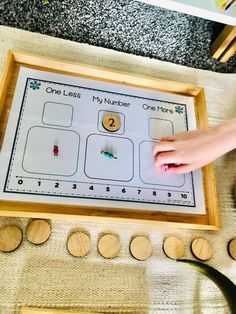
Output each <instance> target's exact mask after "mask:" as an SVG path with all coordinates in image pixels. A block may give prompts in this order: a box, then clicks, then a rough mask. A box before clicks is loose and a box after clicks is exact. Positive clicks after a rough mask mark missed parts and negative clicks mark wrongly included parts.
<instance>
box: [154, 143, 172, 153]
mask: <svg viewBox="0 0 236 314" xmlns="http://www.w3.org/2000/svg"><path fill="white" fill-rule="evenodd" d="M174 149H175V148H174V146H173V144H171V143H169V142H163V141H161V142H159V143H156V144H155V146H154V149H153V156H156V155H157V154H158V153H160V152H167V151H173V150H174Z"/></svg>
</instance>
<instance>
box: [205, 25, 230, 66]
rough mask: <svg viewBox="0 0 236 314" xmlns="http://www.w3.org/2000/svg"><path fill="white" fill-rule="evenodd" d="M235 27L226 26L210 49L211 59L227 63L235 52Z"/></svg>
mask: <svg viewBox="0 0 236 314" xmlns="http://www.w3.org/2000/svg"><path fill="white" fill-rule="evenodd" d="M235 38H236V26H230V25H226V26H225V27H224V29H223V31H222V32H221V33H220V35H219V36H218V37H217V38H216V40H215V41H214V43H213V44H212V47H211V55H212V57H213V58H215V59H218V60H219V61H221V62H227V61H228V60H229V58H230V57H231V56H232V55H233V54H234V53H235V51H236V44H233V45H232V43H233V42H235Z"/></svg>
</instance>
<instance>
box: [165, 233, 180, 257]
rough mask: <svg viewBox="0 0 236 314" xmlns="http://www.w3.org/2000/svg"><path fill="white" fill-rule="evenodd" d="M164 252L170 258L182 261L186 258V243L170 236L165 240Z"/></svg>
mask: <svg viewBox="0 0 236 314" xmlns="http://www.w3.org/2000/svg"><path fill="white" fill-rule="evenodd" d="M163 250H164V253H165V254H166V256H168V257H169V258H172V259H180V258H182V257H183V256H184V251H185V249H184V243H183V242H182V241H181V240H180V239H178V238H176V237H173V236H170V237H168V238H166V239H165V241H164V243H163Z"/></svg>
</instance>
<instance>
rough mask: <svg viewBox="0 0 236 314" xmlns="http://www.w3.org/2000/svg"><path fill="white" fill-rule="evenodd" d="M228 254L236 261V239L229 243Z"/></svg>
mask: <svg viewBox="0 0 236 314" xmlns="http://www.w3.org/2000/svg"><path fill="white" fill-rule="evenodd" d="M228 252H229V255H230V256H231V257H232V259H235V260H236V239H232V240H230V241H229V244H228Z"/></svg>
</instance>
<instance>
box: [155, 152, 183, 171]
mask: <svg viewBox="0 0 236 314" xmlns="http://www.w3.org/2000/svg"><path fill="white" fill-rule="evenodd" d="M175 163H180V162H179V160H178V158H177V154H176V152H175V151H171V152H167V153H160V154H159V155H158V156H157V158H156V161H155V167H156V168H157V169H159V170H161V169H162V165H168V164H175Z"/></svg>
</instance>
